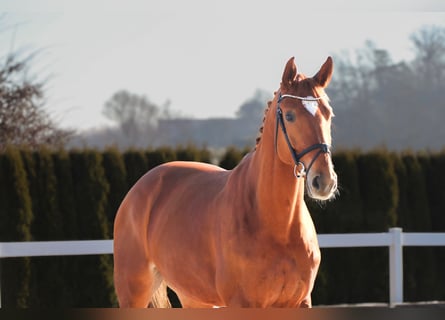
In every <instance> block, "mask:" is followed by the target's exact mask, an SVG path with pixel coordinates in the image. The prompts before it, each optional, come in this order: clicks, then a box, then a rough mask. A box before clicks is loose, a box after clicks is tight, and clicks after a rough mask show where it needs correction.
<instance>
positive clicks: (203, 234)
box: [114, 57, 337, 308]
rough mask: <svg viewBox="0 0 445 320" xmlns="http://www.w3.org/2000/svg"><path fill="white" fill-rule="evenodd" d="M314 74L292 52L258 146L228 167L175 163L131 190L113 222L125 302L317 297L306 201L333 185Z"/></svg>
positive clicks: (323, 195)
mask: <svg viewBox="0 0 445 320" xmlns="http://www.w3.org/2000/svg"><path fill="white" fill-rule="evenodd" d="M332 71H333V64H332V59H331V58H330V57H329V58H328V59H327V60H326V62H325V63H324V64H323V66H322V67H321V68H320V70H319V71H318V72H317V74H316V75H315V76H314V77H312V78H306V77H305V76H304V75H302V74H298V73H297V68H296V66H295V63H294V58H291V59H290V60H289V61H288V62H287V64H286V67H285V70H284V73H283V77H282V82H281V85H280V88H279V90H278V91H277V92H276V93H275V97H274V99H273V101H271V102H269V104H268V108H267V110H266V112H265V118H264V120H263V126H262V127H261V129H260V131H261V132H262V135H261V136H260V138H259V139H258V140H257V145H256V148H255V150H253V151H252V152H251V153H249V154H247V155H246V156H245V157H244V159H243V160H242V161H241V162H240V163H239V164H238V166H237V167H236V168H234V169H233V170H224V169H221V168H219V167H217V166H214V165H210V164H204V163H197V162H171V163H166V164H163V165H160V166H158V167H156V168H154V169H152V170H150V171H149V172H148V173H146V174H145V175H144V176H143V177H142V178H141V179H140V180H139V181H138V182H137V183H136V184H135V185H134V186H133V187H132V189H131V190H130V191H129V192H128V194H127V195H126V197H125V199H124V200H123V202H122V204H121V206H120V208H119V211H118V213H117V216H116V220H115V225H114V280H115V287H116V292H117V296H118V300H119V304H120V306H121V307H147V306H155V307H168V306H169V301H168V298H167V294H166V286H167V285H168V286H169V287H171V288H172V289H173V290H174V291H175V292H176V293H177V295H178V298H179V299H180V301H181V304H182V305H183V307H192V308H193V307H212V306H228V307H232V306H236V307H311V291H312V288H313V286H314V281H315V277H316V274H317V271H318V266H319V264H320V249H319V246H318V242H317V236H316V232H315V228H314V224H313V222H312V219H311V216H310V214H309V212H308V209H307V207H306V204H305V202H304V193H305V189H306V191H307V194H308V195H309V196H310V197H312V198H315V199H319V200H327V199H329V198H331V197H333V195H334V194H335V192H336V188H337V176H336V174H335V172H334V168H333V164H332V161H331V155H330V144H331V133H330V130H331V117H332V116H333V113H332V109H331V107H330V106H329V103H328V98H327V96H326V94H325V92H324V88H326V86H327V85H328V83H329V81H330V79H331V75H332Z"/></svg>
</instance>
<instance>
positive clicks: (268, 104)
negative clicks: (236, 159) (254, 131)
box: [254, 101, 272, 150]
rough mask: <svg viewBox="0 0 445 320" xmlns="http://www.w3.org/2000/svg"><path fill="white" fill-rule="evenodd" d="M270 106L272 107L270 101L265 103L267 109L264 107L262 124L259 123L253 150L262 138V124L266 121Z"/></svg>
mask: <svg viewBox="0 0 445 320" xmlns="http://www.w3.org/2000/svg"><path fill="white" fill-rule="evenodd" d="M271 105H272V101H268V102H267V107H266V109H265V110H264V117H263V122H262V123H261V127H260V130H259V134H258V136H257V138H256V143H255V148H254V150H256V148H257V146H258V144H259V143H260V141H261V137H262V136H263V130H264V122H265V121H266V117H267V112H268V111H269V109H270V106H271Z"/></svg>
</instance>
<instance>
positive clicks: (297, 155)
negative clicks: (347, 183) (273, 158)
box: [275, 93, 331, 178]
mask: <svg viewBox="0 0 445 320" xmlns="http://www.w3.org/2000/svg"><path fill="white" fill-rule="evenodd" d="M325 97H326V96H321V97H315V98H314V97H300V96H294V95H290V94H283V95H282V94H281V93H279V97H278V101H277V117H276V119H277V120H276V125H275V149H276V148H277V138H278V126H280V127H281V131H282V132H283V135H284V138H285V139H286V143H287V146H288V148H289V151H290V153H291V155H292V159H293V160H294V164H295V165H294V175H295V177H296V178H301V177H304V176H306V174H307V173H308V172H309V170H310V169H311V167H312V165H313V164H314V162H315V160H317V158H318V157H319V156H320V154H322V153H328V154H331V151H330V149H331V146H330V145H328V144H326V143H316V144H313V145H311V146H309V147H307V148H306V149H303V150H302V151H300V152H297V150H296V149H295V148H294V147H293V146H292V143H291V142H290V139H289V136H288V134H287V130H286V125H285V124H284V119H283V110H282V109H281V107H280V103H281V101H283V100H284V99H286V98H292V99H298V100H301V101H312V102H314V101H318V100H321V99H323V98H325ZM317 149H318V152H317V153H316V154H315V156H314V157H313V158H312V161H311V162H310V163H309V166H308V167H307V169H306V166H305V164H304V162H302V161H301V158H303V157H304V156H305V155H306V154H308V153H309V152H311V151H314V150H317Z"/></svg>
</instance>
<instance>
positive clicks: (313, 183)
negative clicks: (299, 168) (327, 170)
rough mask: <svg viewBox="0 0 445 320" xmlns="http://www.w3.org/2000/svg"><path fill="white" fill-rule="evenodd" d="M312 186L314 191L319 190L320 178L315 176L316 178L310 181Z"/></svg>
mask: <svg viewBox="0 0 445 320" xmlns="http://www.w3.org/2000/svg"><path fill="white" fill-rule="evenodd" d="M312 186H313V187H314V189H316V190H318V189H320V176H316V177H315V178H314V179H313V180H312Z"/></svg>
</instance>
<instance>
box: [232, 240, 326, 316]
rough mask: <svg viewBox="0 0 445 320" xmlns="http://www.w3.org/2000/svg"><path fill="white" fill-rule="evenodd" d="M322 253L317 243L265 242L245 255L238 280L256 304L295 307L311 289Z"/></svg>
mask: <svg viewBox="0 0 445 320" xmlns="http://www.w3.org/2000/svg"><path fill="white" fill-rule="evenodd" d="M255 251H256V250H255ZM319 257H320V253H319V248H318V246H313V247H310V248H308V247H295V248H280V247H268V246H267V245H266V246H264V247H262V250H259V251H257V252H253V254H249V255H247V256H246V257H245V259H246V261H245V263H244V264H243V270H240V273H241V274H242V277H241V278H240V279H239V281H240V284H242V285H243V286H244V287H245V289H247V290H248V291H249V294H248V295H249V296H250V297H249V299H253V300H254V301H255V303H254V304H257V305H261V306H284V307H293V306H296V305H298V303H299V302H301V300H302V299H303V298H304V297H306V296H307V294H308V293H310V291H311V290H312V287H313V283H314V279H315V276H316V274H317V271H318V265H319V259H320V258H319Z"/></svg>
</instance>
